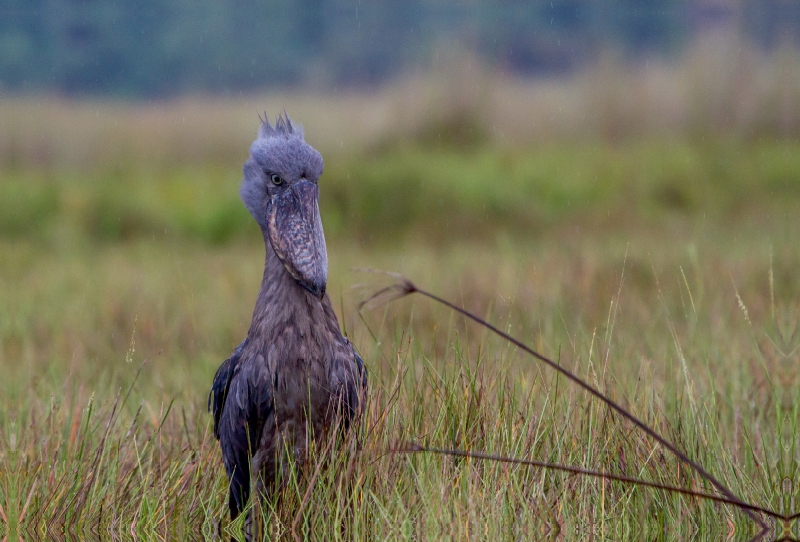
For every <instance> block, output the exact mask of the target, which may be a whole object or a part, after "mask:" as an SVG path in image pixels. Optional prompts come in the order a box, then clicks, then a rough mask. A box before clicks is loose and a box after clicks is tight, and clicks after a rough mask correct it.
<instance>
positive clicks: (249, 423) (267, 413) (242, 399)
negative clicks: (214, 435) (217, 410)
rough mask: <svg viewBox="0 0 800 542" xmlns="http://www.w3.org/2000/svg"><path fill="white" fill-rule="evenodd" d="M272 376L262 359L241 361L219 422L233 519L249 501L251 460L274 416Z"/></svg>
mask: <svg viewBox="0 0 800 542" xmlns="http://www.w3.org/2000/svg"><path fill="white" fill-rule="evenodd" d="M273 376H274V375H272V374H271V372H270V371H269V369H268V368H267V366H266V363H264V359H263V358H262V357H261V356H260V355H259V356H257V357H256V358H252V357H248V358H242V357H240V358H239V361H238V370H237V371H236V372H235V374H233V375H232V376H231V378H230V383H229V389H228V393H227V396H226V397H225V404H224V406H223V408H222V412H221V415H220V420H219V443H220V447H221V448H222V459H223V461H224V463H225V471H226V472H227V473H228V477H229V478H230V500H229V502H228V505H229V507H230V511H231V517H232V518H235V517H236V516H238V515H239V513H240V512H241V511H242V509H243V508H244V506H245V504H246V503H247V500H248V498H249V497H250V460H251V458H252V457H253V454H255V453H256V451H258V448H259V441H260V439H261V433H262V431H263V429H264V425H265V424H267V423H270V420H271V419H272V415H273V412H274V404H273V389H274V385H275V384H274V380H273Z"/></svg>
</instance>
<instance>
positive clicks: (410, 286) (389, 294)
mask: <svg viewBox="0 0 800 542" xmlns="http://www.w3.org/2000/svg"><path fill="white" fill-rule="evenodd" d="M387 274H388V275H390V276H392V277H394V278H396V279H398V280H399V282H396V283H395V284H392V285H390V286H387V287H385V288H382V289H380V290H378V291H377V292H375V293H374V294H372V295H371V296H370V297H368V298H367V299H365V300H364V301H362V302H361V303H360V304H359V311H361V310H362V309H363V308H364V307H366V306H368V305H372V304H374V303H381V302H385V303H389V302H391V301H394V300H396V299H400V298H402V297H406V296H408V295H412V294H420V295H422V296H424V297H427V298H429V299H432V300H433V301H435V302H437V303H440V304H442V305H444V306H446V307H448V308H449V309H451V310H453V311H455V312H457V313H459V314H461V315H463V316H465V317H466V318H468V319H469V320H472V321H473V322H476V323H478V324H480V325H481V326H483V327H485V328H486V329H489V330H490V331H492V332H493V333H495V334H496V335H498V336H500V337H502V338H503V339H505V340H506V341H508V342H510V343H511V344H513V345H515V346H517V347H518V348H520V349H521V350H523V351H525V352H527V353H528V354H530V355H531V356H533V357H534V358H536V359H537V360H539V361H541V362H543V363H545V364H547V365H549V366H550V367H552V368H553V369H555V370H556V371H558V372H559V373H561V374H562V375H563V376H565V377H567V378H568V379H569V380H571V381H572V382H574V383H575V384H577V385H578V386H580V387H581V388H583V389H584V390H586V391H588V392H589V393H590V394H592V395H593V396H594V397H596V398H597V399H599V400H601V401H602V402H604V403H605V404H606V405H608V406H609V407H610V408H611V409H612V410H614V411H615V412H617V413H618V414H620V415H621V416H623V417H624V418H626V419H627V420H628V421H630V422H631V423H633V424H634V425H635V426H636V427H638V428H639V429H640V430H641V431H643V432H644V433H646V434H647V435H648V436H650V437H651V438H653V439H654V440H655V441H657V442H658V443H659V444H661V446H663V447H664V448H666V449H667V450H669V451H670V452H671V453H672V454H673V455H674V456H675V457H677V458H678V459H679V460H680V461H681V462H682V463H684V464H686V465H688V466H689V467H691V468H692V470H694V471H695V472H696V473H697V474H699V475H700V476H701V477H702V478H704V479H705V480H706V481H708V482H709V483H710V484H711V485H713V486H714V487H715V488H716V489H717V490H718V491H719V492H720V493H721V494H722V495H713V494H710V493H702V492H697V491H693V490H689V489H684V488H680V487H676V486H669V485H665V484H658V483H654V482H647V481H645V480H640V479H636V478H631V477H627V476H621V475H616V474H612V473H605V472H600V471H593V470H590V469H583V468H580V467H571V466H565V465H558V464H554V463H546V462H541V461H533V460H525V459H518V458H513V457H506V456H501V455H493V454H489V453H484V452H469V451H464V450H456V449H442V448H433V447H427V446H421V445H418V444H416V443H410V444H406V445H405V446H400V447H398V448H397V449H395V450H393V451H394V452H396V453H409V454H412V453H434V454H438V455H447V456H454V457H465V458H474V459H483V460H489V461H499V462H503V463H510V464H517V465H525V466H532V467H541V468H546V469H551V470H558V471H563V472H572V473H575V474H580V475H584V476H593V477H598V478H604V479H608V480H615V481H619V482H624V483H631V484H635V485H640V486H644V487H651V488H654V489H661V490H665V491H669V492H672V493H680V494H684V495H689V496H693V497H697V498H701V499H706V500H711V501H714V502H719V503H721V504H728V505H731V506H735V507H737V508H738V509H739V510H741V511H742V512H743V513H744V514H746V515H747V516H748V517H749V518H750V519H751V520H752V521H753V522H754V523H755V524H756V525H757V526H758V527H759V529H760V531H759V533H757V534H756V536H755V538H753V540H763V539H764V538H765V536H766V535H767V534H768V533H769V530H770V529H769V526H768V524H767V522H766V521H764V519H763V518H762V517H761V516H759V515H758V514H763V515H765V516H768V517H771V518H774V519H777V520H779V521H780V522H781V527H782V532H781V534H780V535H778V538H776V539H775V541H776V542H780V541H784V540H796V539H795V538H794V537H793V536H792V534H791V523H792V522H793V521H795V520H796V519H798V518H800V513H793V514H789V515H787V514H782V513H779V512H776V511H774V510H771V509H769V508H765V507H762V506H758V505H755V504H752V503H749V502H745V501H743V500H742V499H740V498H739V497H738V496H736V495H735V494H734V493H733V492H732V491H731V490H730V489H729V488H728V487H727V486H725V484H723V483H722V482H721V481H719V480H717V479H716V478H715V477H714V476H713V475H712V474H711V473H710V472H709V471H708V470H706V469H705V468H704V467H703V466H702V465H700V464H699V463H698V462H696V461H695V460H693V459H692V458H690V457H689V456H688V455H686V454H685V453H684V452H682V451H681V450H680V449H678V447H677V446H675V445H674V444H673V443H672V442H670V441H668V440H667V439H665V438H664V437H662V436H661V435H660V434H659V433H658V432H657V431H656V430H655V429H653V428H651V427H650V426H648V425H647V424H645V423H644V422H643V421H641V420H640V419H639V418H637V417H636V416H634V415H633V414H631V413H630V412H628V411H627V410H625V409H624V408H623V407H622V406H620V405H619V404H618V403H616V402H615V401H614V400H612V399H610V398H609V397H607V396H606V395H604V394H603V393H602V392H600V391H599V390H598V389H596V388H594V387H593V386H591V385H590V384H588V383H587V382H585V381H584V380H582V379H581V378H580V377H578V376H576V375H575V374H574V373H572V372H571V371H569V370H568V369H565V368H564V367H562V366H561V365H559V364H558V363H556V362H555V361H553V360H552V359H550V358H548V357H546V356H544V355H542V354H540V353H539V352H537V351H535V350H534V349H532V348H531V347H529V346H528V345H526V344H525V343H523V342H522V341H520V340H518V339H516V338H514V337H512V336H511V335H509V334H508V333H506V332H504V331H502V330H500V329H498V328H497V327H495V326H494V325H492V324H490V323H489V322H487V321H486V320H484V319H482V318H480V317H478V316H476V315H474V314H472V313H471V312H469V311H468V310H466V309H464V308H462V307H459V306H457V305H455V304H453V303H451V302H450V301H447V300H446V299H443V298H441V297H439V296H437V295H435V294H432V293H430V292H427V291H425V290H422V289H420V288H418V287H417V286H416V285H415V284H414V283H413V282H411V281H410V280H408V279H407V278H405V277H403V276H402V275H399V274H397V273H387Z"/></svg>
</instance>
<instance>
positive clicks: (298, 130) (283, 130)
mask: <svg viewBox="0 0 800 542" xmlns="http://www.w3.org/2000/svg"><path fill="white" fill-rule="evenodd" d="M258 120H260V121H261V127H260V128H259V130H258V137H260V138H268V137H274V136H283V137H290V136H296V137H300V138H302V137H303V127H302V126H301V125H300V124H299V123H298V124H295V123H294V122H292V120H291V119H290V118H289V114H288V113H286V111H285V110H284V112H283V113H281V114H280V115H278V118H276V119H275V125H274V126H273V125H271V124H270V122H269V117H268V116H267V113H266V111H265V112H264V118H261V115H259V116H258Z"/></svg>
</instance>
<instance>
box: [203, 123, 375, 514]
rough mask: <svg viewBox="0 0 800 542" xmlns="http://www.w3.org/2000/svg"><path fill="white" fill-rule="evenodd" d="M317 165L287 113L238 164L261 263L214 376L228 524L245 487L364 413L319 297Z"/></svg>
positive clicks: (323, 264) (355, 367)
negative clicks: (246, 321) (238, 335)
mask: <svg viewBox="0 0 800 542" xmlns="http://www.w3.org/2000/svg"><path fill="white" fill-rule="evenodd" d="M322 169H323V162H322V157H321V156H320V154H319V153H318V152H317V151H316V150H315V149H313V148H312V147H311V146H310V145H308V144H307V143H306V142H305V140H304V139H303V133H302V129H301V128H300V127H299V126H298V125H295V124H293V123H292V122H291V121H290V120H289V117H288V116H281V117H278V119H277V122H276V124H275V126H271V125H270V124H269V122H268V121H267V120H266V118H265V120H264V121H263V122H262V124H261V128H260V130H259V133H258V137H257V139H256V140H255V141H254V142H253V145H252V146H251V148H250V158H249V159H248V160H247V162H246V163H245V165H244V168H243V171H244V180H243V182H242V186H241V189H240V195H241V197H242V201H243V202H244V204H245V207H247V209H248V210H249V211H250V214H252V215H253V218H255V220H256V222H257V223H258V225H259V227H260V228H261V232H262V234H263V236H264V244H265V247H266V262H265V264H264V276H263V279H262V281H261V290H260V292H259V294H258V299H257V300H256V306H255V309H254V311H253V320H252V323H251V324H250V330H249V331H248V333H247V338H246V339H245V340H244V341H242V343H241V344H240V345H239V346H238V347H237V348H236V350H235V351H234V352H233V354H231V356H230V357H229V358H228V359H226V360H225V361H224V362H223V363H222V365H221V366H220V367H219V369H218V370H217V373H216V375H215V376H214V383H213V385H212V388H211V394H210V395H209V406H210V408H211V409H212V410H213V414H214V435H215V436H216V437H217V439H219V442H220V447H221V448H222V457H223V460H224V463H225V470H226V472H227V474H228V476H229V479H230V496H229V497H230V498H229V507H230V512H231V518H235V517H236V516H238V515H239V513H240V512H241V511H242V509H243V508H244V506H245V505H246V503H247V500H248V498H249V496H250V493H251V489H252V488H251V481H255V482H256V484H257V485H258V486H259V488H260V490H261V491H264V492H267V493H269V492H270V491H271V490H272V488H273V487H274V485H275V482H276V475H277V474H280V472H281V471H282V469H283V468H284V467H285V465H283V464H281V459H280V458H281V457H282V456H283V452H284V451H286V450H288V451H289V452H290V453H291V454H292V455H294V456H295V457H297V458H302V457H303V456H304V454H305V452H306V442H307V438H306V437H307V432H308V431H310V432H311V434H312V435H313V436H314V437H315V438H320V437H322V436H324V435H326V434H327V433H328V430H329V429H330V428H331V427H333V426H335V425H338V426H339V427H341V428H343V429H345V430H346V429H347V428H349V427H350V425H351V424H352V423H353V421H354V420H355V419H356V417H357V416H358V415H359V413H360V412H361V410H362V408H363V404H364V401H365V397H366V389H367V387H366V384H367V382H366V378H367V373H366V369H365V367H364V362H363V360H362V359H361V358H360V357H359V355H358V354H357V353H356V351H355V350H354V348H353V346H352V344H351V343H350V342H349V341H348V340H347V339H346V338H345V337H343V336H342V334H341V331H340V330H339V322H338V321H337V319H336V314H335V313H334V311H333V307H332V306H331V302H330V299H329V298H328V296H327V295H326V294H325V286H326V282H327V269H328V262H327V252H326V247H325V237H324V234H323V232H322V223H321V221H320V217H319V207H318V202H317V198H318V186H317V183H318V181H319V178H320V176H321V175H322Z"/></svg>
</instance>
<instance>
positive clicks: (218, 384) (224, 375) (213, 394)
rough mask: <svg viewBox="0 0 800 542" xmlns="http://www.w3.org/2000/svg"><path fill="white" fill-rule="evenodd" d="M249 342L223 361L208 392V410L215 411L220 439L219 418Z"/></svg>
mask: <svg viewBox="0 0 800 542" xmlns="http://www.w3.org/2000/svg"><path fill="white" fill-rule="evenodd" d="M246 344H247V338H245V340H243V341H242V342H241V344H239V346H237V347H236V350H234V351H233V354H231V356H230V357H229V358H228V359H226V360H225V361H223V362H222V365H220V366H219V369H217V372H216V374H215V375H214V383H213V384H211V391H210V392H209V393H208V410H212V408H213V413H214V436H215V437H217V440H219V419H220V416H222V407H223V406H224V405H225V397H227V395H228V390H229V389H230V387H231V380H232V379H233V375H234V374H235V373H236V371H237V370H238V369H239V360H240V359H241V357H242V350H244V347H245V345H246Z"/></svg>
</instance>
